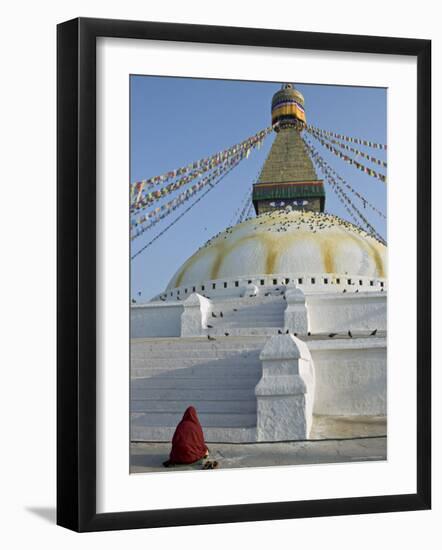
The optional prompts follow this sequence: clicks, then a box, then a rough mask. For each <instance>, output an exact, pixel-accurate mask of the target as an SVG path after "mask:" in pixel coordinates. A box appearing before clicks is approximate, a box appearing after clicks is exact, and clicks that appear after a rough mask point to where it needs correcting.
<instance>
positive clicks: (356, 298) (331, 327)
mask: <svg viewBox="0 0 442 550" xmlns="http://www.w3.org/2000/svg"><path fill="white" fill-rule="evenodd" d="M386 294H387V293H386V292H358V293H355V292H354V291H353V293H352V294H350V293H345V294H336V293H333V294H331V293H330V294H322V293H321V294H320V293H318V294H307V295H306V297H305V298H306V306H307V310H308V320H309V330H310V331H311V332H312V333H322V332H329V331H333V332H341V331H347V330H349V329H351V330H373V329H378V330H379V331H381V330H387V295H386Z"/></svg>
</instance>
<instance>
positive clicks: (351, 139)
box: [307, 125, 387, 151]
mask: <svg viewBox="0 0 442 550" xmlns="http://www.w3.org/2000/svg"><path fill="white" fill-rule="evenodd" d="M307 129H308V130H315V131H316V132H320V133H321V134H323V135H325V136H332V137H335V138H337V139H340V140H343V141H349V142H351V143H359V145H365V146H366V147H371V148H372V149H383V150H385V151H386V150H387V146H386V145H383V144H381V143H374V142H373V141H369V140H367V139H362V138H355V137H348V136H344V135H343V134H337V133H335V132H328V131H327V130H322V129H321V128H316V127H315V126H312V125H309V126H307Z"/></svg>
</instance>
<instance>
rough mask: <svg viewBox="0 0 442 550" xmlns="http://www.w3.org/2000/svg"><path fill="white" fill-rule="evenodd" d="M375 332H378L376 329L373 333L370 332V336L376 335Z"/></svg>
mask: <svg viewBox="0 0 442 550" xmlns="http://www.w3.org/2000/svg"><path fill="white" fill-rule="evenodd" d="M377 331H378V329H377V328H375V329H374V331H373V332H370V336H375V334H376V332H377Z"/></svg>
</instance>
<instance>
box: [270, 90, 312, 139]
mask: <svg viewBox="0 0 442 550" xmlns="http://www.w3.org/2000/svg"><path fill="white" fill-rule="evenodd" d="M272 124H273V125H276V126H275V131H276V132H279V130H281V129H283V128H289V127H291V128H296V129H297V130H299V131H300V130H302V129H303V128H305V125H306V119H305V111H304V96H303V95H302V94H301V92H300V91H299V90H297V89H296V88H295V87H294V86H293V84H290V83H288V82H286V83H284V84H282V86H281V89H280V90H279V91H278V92H276V94H275V95H274V96H273V98H272Z"/></svg>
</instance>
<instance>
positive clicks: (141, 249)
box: [131, 166, 235, 260]
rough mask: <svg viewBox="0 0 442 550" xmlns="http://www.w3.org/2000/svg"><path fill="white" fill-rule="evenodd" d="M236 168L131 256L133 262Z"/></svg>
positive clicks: (223, 176)
mask: <svg viewBox="0 0 442 550" xmlns="http://www.w3.org/2000/svg"><path fill="white" fill-rule="evenodd" d="M234 168H235V166H232V167H231V168H229V169H228V170H227V171H226V172H224V174H222V175H221V176H220V177H219V179H218V180H217V181H216V182H215V183H214V184H213V185H211V186H210V187H209V188H208V189H206V190H205V191H204V193H203V194H202V195H200V196H199V197H198V198H197V199H196V200H195V201H193V202H192V204H190V205H189V206H188V207H187V208H186V209H185V210H184V211H183V212H181V213H180V214H179V215H178V216H177V217H176V218H175V219H174V220H173V221H172V222H171V223H169V225H167V226H166V227H165V228H164V229H163V230H162V231H160V232H159V233H158V235H155V237H154V238H153V239H151V240H150V241H149V242H148V243H146V244H145V245H144V246H143V247H142V248H140V250H138V251H137V252H135V254H134V255H133V256H131V260H133V259H135V258H136V257H137V256H139V255H140V254H141V253H142V252H144V251H145V250H146V249H147V248H149V246H151V245H152V244H153V243H154V242H155V241H156V240H158V239H159V238H160V237H161V236H162V235H164V233H166V232H167V231H168V230H169V229H170V228H171V227H173V226H174V225H175V224H176V223H177V222H179V221H180V219H181V218H182V217H183V216H185V215H186V214H187V212H189V210H192V208H193V207H194V206H195V205H196V204H198V203H199V202H200V201H202V200H203V198H204V197H205V196H206V195H207V194H208V193H210V191H212V189H214V188H215V186H216V185H218V183H219V182H220V181H221V180H222V179H223V178H225V177H226V176H227V174H228V173H229V172H230V171H231V170H233V169H234Z"/></svg>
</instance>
